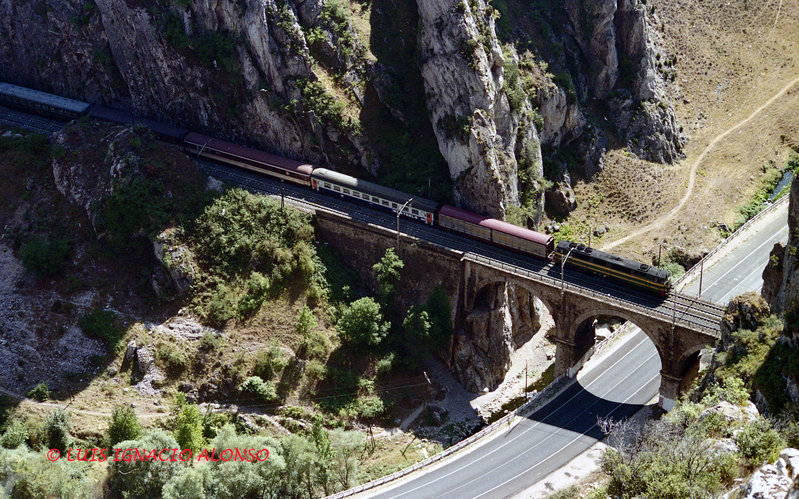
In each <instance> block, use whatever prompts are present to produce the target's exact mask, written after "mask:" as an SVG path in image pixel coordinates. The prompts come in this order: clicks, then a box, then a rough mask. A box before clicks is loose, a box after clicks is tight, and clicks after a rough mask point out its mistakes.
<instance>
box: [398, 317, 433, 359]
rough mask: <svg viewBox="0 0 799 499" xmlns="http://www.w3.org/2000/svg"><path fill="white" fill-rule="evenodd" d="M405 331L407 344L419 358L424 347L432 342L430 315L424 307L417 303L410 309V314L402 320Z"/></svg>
mask: <svg viewBox="0 0 799 499" xmlns="http://www.w3.org/2000/svg"><path fill="white" fill-rule="evenodd" d="M402 329H403V331H405V345H406V346H407V347H408V350H410V352H411V354H412V355H413V356H414V357H415V358H419V357H421V355H422V352H423V351H424V347H425V346H427V345H429V344H430V317H429V316H428V314H427V311H425V310H424V309H423V308H422V307H419V306H417V305H414V306H412V307H411V308H410V309H408V315H406V316H405V320H404V321H403V322H402Z"/></svg>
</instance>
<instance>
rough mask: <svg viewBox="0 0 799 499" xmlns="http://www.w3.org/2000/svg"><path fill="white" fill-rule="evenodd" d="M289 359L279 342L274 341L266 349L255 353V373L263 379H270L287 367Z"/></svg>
mask: <svg viewBox="0 0 799 499" xmlns="http://www.w3.org/2000/svg"><path fill="white" fill-rule="evenodd" d="M288 363H289V360H288V359H287V358H286V354H285V353H284V352H283V350H282V349H281V348H280V345H278V344H277V342H273V343H272V344H271V345H270V346H269V348H267V349H266V350H261V351H260V352H258V353H257V354H256V355H255V368H254V369H253V371H254V373H255V374H256V375H257V376H260V377H261V378H263V379H270V378H272V377H273V376H274V375H276V374H279V373H280V372H282V371H283V369H285V368H286V366H287V365H288Z"/></svg>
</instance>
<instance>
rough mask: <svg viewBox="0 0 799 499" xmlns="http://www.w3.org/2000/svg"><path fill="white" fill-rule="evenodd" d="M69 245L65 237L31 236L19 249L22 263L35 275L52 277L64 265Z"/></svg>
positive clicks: (69, 242)
mask: <svg viewBox="0 0 799 499" xmlns="http://www.w3.org/2000/svg"><path fill="white" fill-rule="evenodd" d="M71 245H72V242H71V241H70V240H69V238H66V237H52V236H51V237H47V238H41V237H32V238H31V239H30V240H28V242H26V243H25V244H24V245H23V246H22V249H20V256H21V257H22V264H23V265H24V266H25V268H26V269H27V270H28V272H30V273H32V274H33V275H35V276H36V277H52V276H54V275H56V274H58V273H59V272H61V270H63V268H64V266H65V265H66V262H67V257H68V256H69V252H70V249H71Z"/></svg>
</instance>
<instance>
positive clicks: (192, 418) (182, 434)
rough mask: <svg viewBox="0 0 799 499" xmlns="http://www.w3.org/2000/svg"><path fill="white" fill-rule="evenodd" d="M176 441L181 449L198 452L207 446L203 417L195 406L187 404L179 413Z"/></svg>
mask: <svg viewBox="0 0 799 499" xmlns="http://www.w3.org/2000/svg"><path fill="white" fill-rule="evenodd" d="M175 440H176V441H177V443H178V445H179V446H180V448H181V449H191V450H193V451H196V450H197V449H199V448H201V447H202V446H203V445H205V438H204V437H203V417H202V414H200V410H199V409H198V408H197V406H196V405H194V404H185V405H183V407H181V409H180V412H179V413H178V417H177V423H176V428H175Z"/></svg>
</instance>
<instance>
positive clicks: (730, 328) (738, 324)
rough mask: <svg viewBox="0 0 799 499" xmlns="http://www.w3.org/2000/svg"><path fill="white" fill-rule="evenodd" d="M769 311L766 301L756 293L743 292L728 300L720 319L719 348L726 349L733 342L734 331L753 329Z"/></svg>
mask: <svg viewBox="0 0 799 499" xmlns="http://www.w3.org/2000/svg"><path fill="white" fill-rule="evenodd" d="M769 313H770V311H769V306H768V303H766V300H764V299H763V298H761V297H760V296H759V295H758V294H757V293H754V292H748V293H744V294H742V295H739V296H736V297H735V298H733V299H732V300H730V303H729V304H728V305H727V310H725V312H724V317H723V318H722V319H721V349H722V350H728V349H729V348H730V346H731V345H732V344H733V338H732V333H733V332H734V331H738V330H739V329H748V330H750V331H754V330H755V329H757V328H758V326H759V325H760V322H761V321H762V320H763V319H764V318H765V317H768V315H769Z"/></svg>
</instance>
